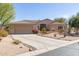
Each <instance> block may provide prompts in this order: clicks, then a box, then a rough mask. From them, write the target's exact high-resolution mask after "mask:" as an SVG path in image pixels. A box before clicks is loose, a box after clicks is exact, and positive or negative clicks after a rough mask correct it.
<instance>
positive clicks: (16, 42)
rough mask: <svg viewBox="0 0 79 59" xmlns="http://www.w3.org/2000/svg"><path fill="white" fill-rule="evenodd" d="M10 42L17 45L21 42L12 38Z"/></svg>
mask: <svg viewBox="0 0 79 59" xmlns="http://www.w3.org/2000/svg"><path fill="white" fill-rule="evenodd" d="M12 43H13V44H16V45H18V44H19V43H21V41H19V40H13V42H12Z"/></svg>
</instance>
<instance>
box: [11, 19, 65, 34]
mask: <svg viewBox="0 0 79 59" xmlns="http://www.w3.org/2000/svg"><path fill="white" fill-rule="evenodd" d="M10 25H11V27H10V32H11V33H14V34H26V33H28V34H30V33H32V30H33V29H36V30H41V28H42V27H46V28H47V30H49V31H58V30H59V28H62V29H65V30H66V24H64V23H58V22H54V21H53V20H50V19H43V20H23V21H16V22H12V23H11V24H10Z"/></svg>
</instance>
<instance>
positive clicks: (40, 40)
mask: <svg viewBox="0 0 79 59" xmlns="http://www.w3.org/2000/svg"><path fill="white" fill-rule="evenodd" d="M13 37H14V38H15V39H19V40H21V41H22V42H24V43H26V44H29V45H31V46H33V47H35V48H37V50H36V51H32V52H28V53H24V54H20V55H23V56H24V55H29V56H31V55H39V54H42V53H45V52H48V51H51V50H54V49H57V48H59V47H63V46H66V45H70V44H72V43H75V42H78V41H79V40H77V41H63V40H56V39H52V38H46V37H41V36H38V35H35V34H22V35H13Z"/></svg>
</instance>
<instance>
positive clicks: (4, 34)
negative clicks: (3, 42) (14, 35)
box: [0, 29, 8, 37]
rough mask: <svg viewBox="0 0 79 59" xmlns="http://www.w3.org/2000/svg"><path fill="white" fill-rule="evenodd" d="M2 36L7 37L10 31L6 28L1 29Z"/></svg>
mask: <svg viewBox="0 0 79 59" xmlns="http://www.w3.org/2000/svg"><path fill="white" fill-rule="evenodd" d="M0 36H1V37H7V36H8V32H7V31H6V30H4V29H1V30H0Z"/></svg>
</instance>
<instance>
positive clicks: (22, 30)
mask: <svg viewBox="0 0 79 59" xmlns="http://www.w3.org/2000/svg"><path fill="white" fill-rule="evenodd" d="M32 27H33V25H32V24H14V30H13V32H14V33H15V34H27V33H28V34H31V33H32Z"/></svg>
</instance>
